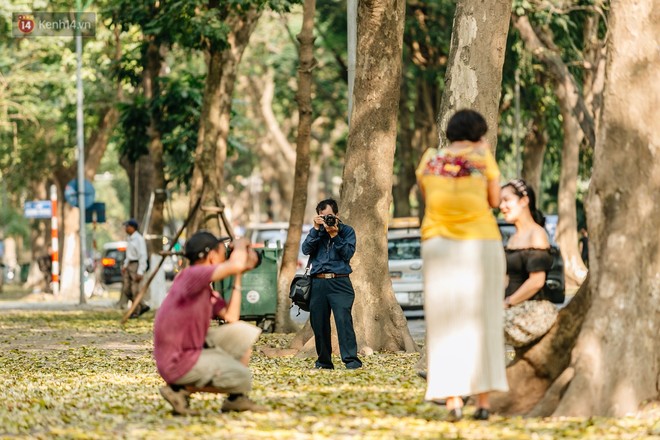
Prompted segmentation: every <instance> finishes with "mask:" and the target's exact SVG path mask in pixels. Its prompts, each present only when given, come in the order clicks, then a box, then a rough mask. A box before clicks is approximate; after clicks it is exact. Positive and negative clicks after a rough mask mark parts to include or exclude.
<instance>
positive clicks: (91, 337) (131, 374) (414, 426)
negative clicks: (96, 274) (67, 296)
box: [0, 310, 660, 440]
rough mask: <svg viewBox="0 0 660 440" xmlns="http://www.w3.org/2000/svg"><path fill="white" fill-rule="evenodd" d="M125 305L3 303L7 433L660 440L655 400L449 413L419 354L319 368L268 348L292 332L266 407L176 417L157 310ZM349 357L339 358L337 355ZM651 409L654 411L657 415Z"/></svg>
mask: <svg viewBox="0 0 660 440" xmlns="http://www.w3.org/2000/svg"><path fill="white" fill-rule="evenodd" d="M120 317H121V313H120V312H119V311H81V310H74V311H49V312H44V311H3V312H1V313H0V334H1V335H2V337H1V338H0V340H1V341H2V345H1V346H0V349H1V353H2V355H0V371H1V372H2V374H0V402H2V403H3V404H2V405H0V438H37V439H42V438H43V439H50V438H71V439H88V438H89V439H96V438H98V439H107V438H130V439H133V438H145V439H158V440H166V439H181V438H192V437H195V438H203V439H204V438H209V439H211V438H213V439H216V438H232V439H287V440H295V439H349V438H351V439H352V438H362V439H438V438H446V439H534V440H546V439H547V440H550V439H553V440H554V439H598V440H600V439H612V440H614V439H616V440H619V439H658V438H660V422H659V421H658V414H660V409H659V408H658V407H657V405H654V406H652V407H651V408H650V410H649V411H647V412H645V413H644V414H642V415H640V416H637V417H627V418H621V419H614V418H609V419H608V418H589V419H585V418H562V419H552V418H548V419H524V418H521V417H511V418H506V417H501V416H497V415H496V416H493V417H492V418H491V420H489V421H488V422H476V421H472V420H470V419H469V415H470V414H471V412H472V411H473V410H474V408H472V407H468V408H467V409H466V414H467V416H468V417H466V419H465V420H463V421H461V422H459V423H453V424H452V423H448V422H445V421H444V418H445V417H446V415H447V412H446V410H445V409H444V408H443V407H439V406H437V405H434V404H430V403H427V402H424V400H423V396H424V387H425V383H424V381H423V380H421V379H420V378H418V377H417V375H416V374H415V368H414V367H415V363H416V362H417V360H418V359H419V355H418V354H416V353H376V354H374V355H372V356H368V357H365V358H364V368H362V369H360V370H346V369H344V368H341V367H338V368H337V369H335V370H315V369H313V368H311V367H312V366H313V359H309V358H307V359H304V358H297V357H294V356H288V357H267V356H265V355H264V354H263V353H262V352H261V351H260V348H264V347H269V348H283V347H286V345H287V344H288V342H289V341H290V340H291V338H292V337H293V336H292V335H283V334H263V335H262V336H261V338H260V340H259V341H258V343H257V346H256V347H255V352H254V355H253V358H252V361H251V365H250V366H251V368H252V371H253V374H254V389H253V391H252V393H251V397H252V398H253V399H254V400H256V401H257V402H258V403H261V404H264V405H266V406H268V407H270V408H271V409H272V410H271V411H269V412H266V413H243V414H236V413H228V414H223V413H221V406H222V399H223V397H222V396H218V395H212V394H195V395H193V398H192V400H191V405H192V406H193V408H194V409H196V410H199V411H200V415H198V416H185V417H180V416H173V415H172V414H171V412H170V408H169V406H168V404H167V403H166V402H165V401H164V400H163V399H162V398H161V397H160V395H159V393H158V387H160V386H162V385H163V381H162V379H161V378H160V377H159V376H158V373H157V372H156V367H155V363H154V361H153V356H152V352H153V344H152V327H153V313H149V314H147V315H145V316H144V317H142V318H141V319H138V320H132V321H130V322H129V323H128V324H127V325H126V326H124V327H122V326H120V325H119V319H120ZM335 365H337V366H340V365H341V361H340V359H338V358H337V359H335ZM649 414H650V415H649Z"/></svg>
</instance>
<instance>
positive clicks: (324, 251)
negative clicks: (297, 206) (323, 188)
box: [302, 199, 362, 370]
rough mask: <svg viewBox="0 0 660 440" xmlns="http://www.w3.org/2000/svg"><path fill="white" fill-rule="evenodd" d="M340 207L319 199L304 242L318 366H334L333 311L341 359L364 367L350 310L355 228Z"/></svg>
mask: <svg viewBox="0 0 660 440" xmlns="http://www.w3.org/2000/svg"><path fill="white" fill-rule="evenodd" d="M338 212H339V207H338V206H337V202H336V201H335V200H333V199H326V200H322V201H321V202H319V204H318V206H317V207H316V214H317V216H316V217H314V228H313V229H312V230H311V231H309V235H307V238H305V241H304V242H303V244H302V251H303V254H305V255H309V258H310V259H311V262H312V270H311V272H310V274H311V277H312V291H311V296H310V300H309V320H310V324H311V326H312V330H313V331H314V342H315V344H316V353H317V354H318V359H317V360H316V364H315V365H314V367H315V368H317V369H327V370H331V369H334V365H333V364H332V357H331V356H332V342H331V339H330V312H332V314H333V315H334V317H335V324H337V337H338V339H339V351H340V352H341V360H342V361H343V362H344V364H345V365H346V368H347V369H349V370H354V369H356V368H360V367H362V361H360V359H359V358H358V355H357V342H356V338H355V330H354V329H353V317H352V316H351V311H352V309H353V302H354V301H355V291H354V290H353V284H351V280H350V278H349V275H350V273H351V272H353V269H351V265H350V261H351V258H353V254H355V231H354V230H353V228H352V227H350V226H349V225H347V224H344V223H342V222H341V220H339V217H338V216H337V213H338Z"/></svg>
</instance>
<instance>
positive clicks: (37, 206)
mask: <svg viewBox="0 0 660 440" xmlns="http://www.w3.org/2000/svg"><path fill="white" fill-rule="evenodd" d="M23 210H24V215H25V218H51V217H52V215H53V210H52V205H51V203H50V200H32V201H27V202H25V206H24V207H23Z"/></svg>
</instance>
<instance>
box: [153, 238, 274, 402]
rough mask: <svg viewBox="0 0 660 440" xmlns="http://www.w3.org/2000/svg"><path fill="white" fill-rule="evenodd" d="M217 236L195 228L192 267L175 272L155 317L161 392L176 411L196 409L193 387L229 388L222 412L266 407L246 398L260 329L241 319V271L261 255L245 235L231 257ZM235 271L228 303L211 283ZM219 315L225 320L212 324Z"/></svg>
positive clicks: (189, 253) (186, 251)
mask: <svg viewBox="0 0 660 440" xmlns="http://www.w3.org/2000/svg"><path fill="white" fill-rule="evenodd" d="M228 240H229V239H228V238H227V237H223V238H218V237H216V236H215V235H213V234H211V233H210V232H208V231H199V232H196V233H195V234H194V235H193V236H192V237H190V239H189V240H188V241H187V242H186V245H185V248H184V254H185V256H186V258H188V259H189V260H190V267H188V268H186V269H184V270H183V271H182V272H181V273H179V274H178V275H177V277H176V278H175V279H174V282H173V283H172V287H171V288H170V291H169V293H168V294H167V296H166V298H165V301H163V304H162V305H161V307H160V309H159V310H158V313H157V314H156V319H155V322H154V357H155V359H156V366H157V368H158V372H159V373H160V375H161V376H162V378H163V379H165V382H167V386H164V387H162V388H160V394H161V395H162V396H163V397H164V398H165V400H167V401H168V402H169V403H170V405H172V408H173V410H174V413H175V414H193V411H191V410H190V407H189V398H190V394H191V393H193V392H212V393H228V394H229V396H228V397H227V398H226V399H225V401H224V402H223V405H222V411H265V410H266V408H265V407H262V406H260V405H257V404H255V403H254V402H253V401H252V400H250V399H249V398H248V397H247V395H246V394H247V392H248V391H250V389H251V387H252V374H251V372H250V369H249V368H248V362H249V360H250V355H251V354H252V346H253V345H254V343H255V342H256V340H257V338H258V337H259V334H260V333H261V330H260V329H259V328H257V327H255V326H253V325H251V324H248V323H246V322H243V321H239V320H238V319H239V316H240V308H241V286H240V283H241V281H240V280H241V274H242V273H243V272H245V271H248V270H250V269H253V268H254V267H255V266H256V265H257V262H258V256H257V254H256V252H255V251H254V250H252V249H251V248H250V243H249V241H247V240H244V239H239V240H236V241H234V242H233V250H232V252H231V255H230V257H229V259H227V258H226V249H225V246H224V245H222V243H223V242H225V241H228ZM231 275H234V279H235V282H234V286H233V288H232V292H231V297H230V299H229V302H228V303H226V302H225V301H224V299H223V298H222V297H221V296H220V295H219V294H218V292H215V291H213V289H212V288H211V285H210V283H211V282H213V281H218V280H221V279H224V278H227V277H229V276H231ZM215 316H218V317H220V318H221V319H223V320H224V321H225V322H226V324H223V325H221V326H219V327H215V326H214V327H211V326H210V324H211V318H212V317H215Z"/></svg>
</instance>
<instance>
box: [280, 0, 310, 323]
mask: <svg viewBox="0 0 660 440" xmlns="http://www.w3.org/2000/svg"><path fill="white" fill-rule="evenodd" d="M315 11H316V0H305V3H304V5H303V24H302V29H301V30H300V33H299V34H298V36H297V38H298V41H299V42H300V46H299V48H298V51H299V58H300V67H299V68H298V93H297V95H296V99H297V101H298V112H299V113H300V117H299V119H298V138H297V142H296V144H297V145H296V168H295V175H294V184H293V199H292V200H291V215H290V217H289V232H288V234H287V237H286V243H285V244H284V255H283V256H282V266H281V268H280V275H279V278H278V289H277V316H276V320H275V329H276V330H277V331H279V332H290V331H294V330H295V329H296V327H295V325H294V323H293V321H292V320H291V315H290V314H289V304H290V301H289V285H290V284H291V280H292V279H293V276H294V274H295V272H296V269H297V263H298V249H299V247H300V238H301V233H302V225H303V222H304V220H305V206H306V205H307V184H308V181H309V163H310V160H309V151H310V141H311V137H312V118H313V115H312V69H314V67H315V66H316V59H315V58H314V13H315Z"/></svg>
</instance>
